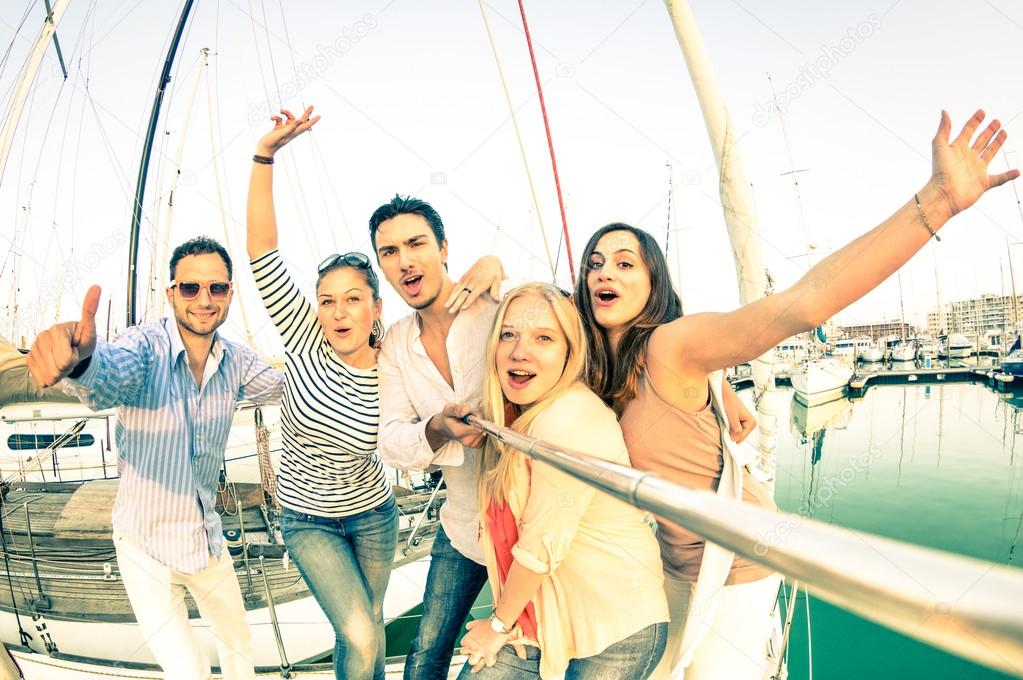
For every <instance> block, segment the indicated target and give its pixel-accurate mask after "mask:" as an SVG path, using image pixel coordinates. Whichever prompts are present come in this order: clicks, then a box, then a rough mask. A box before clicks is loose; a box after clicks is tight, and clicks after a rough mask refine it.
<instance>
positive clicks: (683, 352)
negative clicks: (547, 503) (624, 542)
mask: <svg viewBox="0 0 1023 680" xmlns="http://www.w3.org/2000/svg"><path fill="white" fill-rule="evenodd" d="M983 120H984V114H983V112H982V111H978V112H977V113H976V114H975V115H974V116H973V117H972V118H971V119H970V120H969V121H968V122H967V123H966V125H965V126H964V127H963V129H962V131H961V132H960V133H959V135H958V136H957V137H956V138H955V139H954V140H952V141H951V142H950V141H949V138H950V132H951V121H950V119H949V117H948V114H947V113H945V112H944V111H943V112H942V114H941V123H940V125H939V127H938V132H937V134H936V135H935V137H934V140H933V142H932V174H931V177H930V179H929V180H928V182H927V183H926V184H925V185H924V186H923V188H922V189H920V191H919V192H918V193H917V194H915V195H914V196H912V197H909V199H908V200H907V201H906V202H905V203H903V205H902V206H901V207H899V208H898V210H897V211H896V212H895V213H894V214H893V215H892V216H891V217H889V218H888V219H886V220H885V221H884V222H882V223H881V224H880V225H878V226H877V227H875V228H874V229H873V230H871V231H870V232H868V233H866V234H864V235H863V236H861V237H860V238H858V239H856V240H855V241H853V242H852V243H850V244H848V245H846V246H845V247H844V248H842V249H841V250H838V251H836V252H835V253H834V254H832V255H830V256H829V257H827V258H825V259H824V260H822V261H821V262H820V263H819V264H817V265H816V266H815V267H813V268H812V269H811V270H810V271H809V272H807V273H806V275H804V276H803V278H801V279H800V280H799V281H798V282H797V283H796V284H795V285H793V286H792V287H791V288H789V289H787V290H783V291H781V292H778V293H775V294H774V295H770V296H768V297H765V298H762V299H760V300H757V301H756V302H753V303H751V304H748V305H746V306H744V307H741V308H740V309H737V310H735V311H732V312H728V313H704V314H693V315H690V316H685V317H683V316H682V309H681V302H680V300H679V297H678V295H677V294H676V293H675V292H674V289H673V286H672V282H671V276H670V274H669V271H668V266H667V263H666V262H665V259H664V255H663V253H662V251H661V250H660V248H659V247H658V245H657V243H656V241H655V240H654V238H653V237H652V236H651V235H650V234H648V233H647V232H645V231H643V230H641V229H638V228H636V227H632V226H630V225H627V224H620V223H615V224H609V225H607V226H605V227H603V228H601V229H599V230H598V231H597V232H596V233H595V234H594V235H593V236H592V237H591V238H590V240H589V242H588V243H587V245H586V248H585V250H584V252H583V256H582V267H581V269H582V271H583V272H584V276H581V277H580V278H579V281H578V283H577V286H576V295H575V299H576V305H577V307H578V309H579V312H580V315H581V316H582V318H583V322H584V324H585V326H586V330H587V339H588V342H589V349H590V362H591V363H590V366H589V368H588V371H587V383H588V384H589V386H590V387H591V388H592V389H593V390H594V392H596V393H597V394H598V395H599V396H600V397H602V398H603V399H604V401H605V402H606V403H608V404H611V405H613V406H614V408H615V410H616V411H617V412H618V414H619V416H620V418H621V425H622V429H623V432H624V434H625V439H626V442H627V443H628V446H629V455H630V457H631V459H632V464H633V465H634V466H635V467H636V468H639V469H646V470H651V471H655V472H657V473H659V474H660V475H661V476H663V477H664V478H666V479H669V480H672V481H675V482H678V483H680V484H685V485H687V486H693V487H697V488H702V489H706V490H711V489H714V488H716V487H717V483H718V481H719V477H720V474H721V470H722V462H723V451H724V448H726V447H725V445H726V444H727V442H725V441H723V440H722V439H721V436H720V434H721V431H720V425H719V423H720V422H721V419H720V418H719V417H718V416H717V414H716V413H715V412H714V407H715V405H716V404H717V403H719V402H720V400H719V399H712V398H711V392H712V390H711V387H714V386H713V385H712V384H711V382H710V379H711V375H712V374H714V372H715V371H718V370H720V369H723V368H726V367H728V366H735V365H737V364H741V363H743V362H746V361H749V360H751V359H754V358H755V357H758V356H760V355H761V354H763V353H764V352H766V351H767V350H769V349H771V348H772V347H774V346H775V345H777V344H778V343H779V342H781V341H782V340H784V339H786V338H788V337H791V336H793V335H796V334H797V333H801V332H804V331H807V330H810V329H812V328H814V327H815V326H817V325H819V324H821V323H823V322H824V321H826V320H827V319H829V318H831V317H832V316H834V315H835V314H836V313H837V312H839V311H841V310H842V309H844V308H845V307H846V306H848V305H849V304H851V303H852V302H854V301H856V300H858V299H859V298H861V297H862V296H863V295H865V294H866V293H867V292H869V291H870V290H872V289H873V288H875V287H876V286H878V285H879V284H880V283H881V282H882V281H884V280H885V279H886V278H888V277H889V276H890V275H891V274H892V273H894V272H895V271H896V270H897V269H898V268H899V267H901V266H902V265H903V264H905V263H906V262H907V261H908V260H909V259H910V258H911V257H912V256H913V255H914V254H915V253H916V252H917V251H918V250H920V249H921V248H922V247H923V246H924V245H926V244H927V243H928V241H930V239H931V237H932V236H934V235H935V232H936V230H938V229H940V228H941V227H942V226H943V225H944V224H945V222H947V221H948V220H949V219H950V218H951V217H952V216H954V215H955V214H957V213H958V212H960V211H962V210H965V209H966V208H968V207H970V206H971V205H973V203H975V202H976V201H977V199H979V198H980V197H981V196H982V195H983V194H984V192H986V191H987V190H988V189H990V188H993V187H996V186H1000V185H1001V184H1004V183H1005V182H1007V181H1009V180H1011V179H1014V178H1016V177H1018V176H1019V171H1018V170H1010V171H1008V172H1004V173H1001V174H998V175H989V174H988V170H987V166H988V164H989V163H990V161H991V159H992V158H993V157H994V156H995V155H996V154H997V152H998V149H999V148H1001V146H1002V144H1003V143H1004V142H1005V138H1006V133H1005V131H1004V130H1002V131H999V128H1000V123H999V122H998V121H997V120H995V121H993V122H992V123H990V124H989V125H988V126H987V127H986V128H984V129H983V131H982V132H981V133H980V134H979V135H976V133H977V130H978V129H979V127H980V125H981V123H982V122H983ZM715 377H716V374H715ZM730 469H731V468H730ZM743 490H744V491H743V500H744V501H746V502H750V503H755V504H758V505H760V506H761V507H765V508H773V502H772V501H771V499H770V497H769V495H768V494H767V493H766V492H765V491H764V489H763V488H762V487H760V485H759V484H757V482H756V481H755V480H754V479H753V478H752V477H749V476H748V475H747V474H746V473H745V472H744V473H743ZM658 539H659V542H660V544H661V554H662V557H663V559H664V566H665V584H666V591H667V595H668V603H669V608H670V609H671V615H672V625H671V627H670V628H669V639H668V647H667V649H666V651H665V655H664V660H663V661H662V664H661V666H660V667H659V668H658V669H657V671H656V672H655V674H654V676H653V677H668V676H669V673H670V672H672V671H674V672H676V673H677V672H678V671H681V670H684V673H685V678H686V680H702V679H703V678H730V679H731V680H736V679H738V680H746V679H747V678H759V677H762V673H763V665H764V661H765V658H766V657H765V654H764V652H765V648H766V646H767V639H768V637H769V634H770V625H769V624H770V619H769V617H768V616H767V612H768V611H769V609H770V605H771V600H772V596H773V595H776V590H777V579H776V577H774V576H772V575H770V572H769V570H766V569H764V568H761V567H758V566H757V565H755V564H753V563H752V562H749V561H747V560H744V559H740V558H738V557H736V558H735V560H734V562H733V564H732V568H731V571H730V572H729V574H728V576H727V580H726V581H725V584H726V585H724V586H723V587H721V588H720V589H718V591H717V593H719V594H720V597H718V596H717V594H715V598H717V599H718V600H719V601H720V602H719V603H718V606H717V613H716V614H715V615H714V618H713V620H712V621H710V622H709V629H710V632H709V633H708V634H706V635H704V636H703V637H702V640H701V641H700V642H698V643H697V644H695V645H694V644H692V642H691V640H690V637H689V635H686V636H685V638H686V640H687V643H686V651H685V655H683V654H682V653H681V652H680V650H679V649H678V648H679V647H680V646H681V645H682V639H683V635H682V629H683V627H684V626H683V623H684V621H685V619H686V617H687V614H688V603H689V596H690V593H691V591H692V582H693V581H694V580H695V579H696V575H697V574H698V573H699V571H700V561H701V559H702V555H703V552H704V544H703V541H702V540H701V539H700V538H699V537H697V536H695V535H694V534H692V533H690V532H688V531H686V530H685V529H683V528H681V527H678V526H674V525H671V524H668V523H662V526H661V527H660V528H659V535H658ZM708 552H709V551H708ZM706 616H707V614H706V609H705V608H703V607H701V608H700V618H701V619H702V620H704V621H706ZM693 618H694V619H695V618H696V617H695V616H694V617H693ZM694 648H695V649H694ZM683 656H684V658H683Z"/></svg>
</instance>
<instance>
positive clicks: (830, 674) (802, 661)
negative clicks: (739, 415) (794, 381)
mask: <svg viewBox="0 0 1023 680" xmlns="http://www.w3.org/2000/svg"><path fill="white" fill-rule="evenodd" d="M1013 402H1016V403H1015V404H1014V403H1013ZM1021 407H1023V400H1021V399H1012V398H1010V396H1009V395H1000V394H997V393H995V392H992V391H991V390H988V389H987V388H985V387H982V386H980V385H974V384H969V383H958V384H945V385H929V386H925V385H907V386H884V387H875V388H871V389H870V390H869V391H868V392H867V394H866V396H865V397H864V398H863V399H861V400H857V401H855V402H852V403H850V402H840V403H839V404H835V405H831V406H824V407H816V408H815V409H812V410H810V411H809V412H808V411H807V409H805V408H803V407H801V406H800V405H799V404H795V403H793V402H792V401H791V398H788V399H786V403H785V406H784V408H783V409H782V410H781V412H780V413H779V430H780V431H779V433H778V434H779V437H778V472H777V479H778V482H777V489H776V500H777V502H778V505H779V506H780V507H781V508H782V509H784V510H787V511H789V512H801V513H803V514H809V515H811V516H813V517H815V518H816V519H819V520H822V521H825V522H830V523H834V524H839V525H842V526H846V527H851V528H854V529H860V530H864V531H870V532H873V533H877V534H881V535H884V536H888V537H891V538H896V539H900V540H903V541H911V542H914V543H918V544H921V545H926V546H929V547H933V548H939V549H942V550H948V551H951V552H955V553H959V554H963V555H969V556H972V557H978V558H981V559H985V560H989V561H992V562H997V563H1000V564H1012V565H1014V566H1017V567H1018V566H1020V562H1019V555H1018V554H1017V555H1016V556H1015V561H1014V560H1013V550H1014V548H1015V547H1016V546H1018V545H1019V543H1020V541H1021V536H1023V417H1021V416H1020V415H1019V413H1020V412H1019V410H1018V409H1019V408H1021ZM818 409H825V410H824V411H821V412H818ZM829 417H830V418H833V422H831V423H830V424H829V425H827V426H826V427H825V428H824V429H822V430H819V431H818V432H817V434H816V435H813V434H812V432H811V434H810V435H809V436H805V435H804V432H805V431H806V429H807V428H809V429H810V430H811V431H812V430H814V429H816V428H817V427H820V422H821V421H822V420H828V419H829ZM808 421H809V422H808ZM821 433H823V434H821ZM815 458H817V461H816V462H815V463H814V462H813V461H814V459H815ZM798 605H799V606H798V608H797V616H796V622H795V625H794V626H793V633H792V636H793V637H792V647H791V655H790V658H789V677H790V678H792V680H803V679H805V678H809V677H810V672H809V655H808V645H807V624H806V610H805V606H804V602H803V601H802V598H800V601H799V603H798ZM1020 605H1021V606H1023V602H1021V603H1020ZM809 609H810V631H811V636H812V644H811V645H809V648H810V649H812V658H813V660H812V671H813V676H814V677H816V678H828V679H829V680H838V679H845V678H871V679H885V678H893V679H894V678H899V679H905V678H957V679H965V678H969V679H974V678H976V679H985V680H988V679H990V680H994V679H1001V678H1008V677H1009V676H1007V675H1003V674H1001V673H998V672H995V671H991V670H988V669H986V668H982V667H979V666H976V665H974V664H971V663H968V662H966V661H962V660H961V659H959V658H957V657H954V656H951V655H948V654H945V653H943V652H940V651H937V650H936V649H934V648H932V647H930V646H928V645H925V644H922V643H918V642H915V641H913V640H911V639H909V638H907V637H904V636H902V635H899V634H897V633H893V632H891V631H889V630H888V629H886V628H883V627H881V626H878V625H875V624H873V623H870V622H868V621H865V620H863V619H861V618H859V617H857V616H854V615H852V614H848V613H846V612H845V611H843V610H840V609H838V608H835V607H833V606H831V605H828V604H826V603H824V602H822V601H820V600H818V599H816V598H811V601H810V608H809Z"/></svg>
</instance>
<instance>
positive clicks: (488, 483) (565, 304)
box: [479, 283, 586, 514]
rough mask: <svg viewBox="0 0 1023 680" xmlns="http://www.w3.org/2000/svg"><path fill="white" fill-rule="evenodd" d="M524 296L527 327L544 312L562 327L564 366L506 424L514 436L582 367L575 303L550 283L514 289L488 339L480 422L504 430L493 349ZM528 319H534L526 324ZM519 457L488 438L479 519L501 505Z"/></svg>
mask: <svg viewBox="0 0 1023 680" xmlns="http://www.w3.org/2000/svg"><path fill="white" fill-rule="evenodd" d="M523 297H534V298H537V300H536V304H537V307H536V308H535V310H536V311H535V313H533V314H527V316H526V323H527V324H528V323H531V321H532V320H535V318H536V316H537V315H538V314H539V313H540V312H543V311H547V310H550V311H551V312H552V313H553V314H554V318H555V319H557V321H558V324H559V325H560V326H561V330H562V332H563V333H564V334H565V341H566V343H567V344H568V354H567V356H566V357H565V367H564V370H563V371H562V372H561V377H560V378H559V379H558V381H557V383H555V384H554V386H553V387H552V388H551V389H550V390H548V392H547V393H546V394H544V395H543V396H541V397H540V398H539V399H538V400H537V401H536V402H535V403H534V404H532V405H531V406H529V408H527V409H526V410H525V411H524V412H523V413H522V414H521V415H520V416H519V417H518V418H516V420H515V422H514V423H513V424H512V425H511V429H513V430H515V431H516V432H526V431H527V430H528V429H529V426H530V425H531V424H532V423H533V421H534V420H536V418H537V417H538V416H539V415H540V414H541V413H543V411H544V410H545V409H546V408H547V407H548V406H550V404H551V403H552V402H554V400H556V399H557V398H558V397H560V396H561V395H562V394H564V393H565V392H566V391H567V390H568V389H569V388H570V387H572V386H573V385H574V384H576V383H577V382H579V381H580V379H581V378H582V376H583V371H584V369H585V367H586V331H585V330H584V329H583V323H582V319H580V317H579V312H578V311H576V308H575V304H574V303H573V302H572V299H571V297H569V296H568V295H567V294H566V293H565V292H564V291H562V290H561V289H560V288H558V287H556V286H553V285H551V284H549V283H527V284H524V285H521V286H518V287H516V288H514V289H512V290H511V291H509V292H508V294H507V295H505V297H504V300H503V301H502V302H501V305H500V306H499V307H498V308H497V314H496V316H495V317H494V326H493V328H492V329H491V331H490V337H489V338H488V340H487V358H486V361H487V365H486V371H485V372H484V378H483V403H482V411H483V417H484V418H485V419H486V420H489V421H491V422H493V423H495V424H497V425H499V426H501V427H504V426H505V404H506V403H507V401H506V399H505V397H504V392H502V390H501V380H500V377H499V376H498V373H497V347H498V344H499V343H500V341H501V333H502V326H503V325H504V317H505V315H506V314H507V312H508V307H509V305H511V303H512V302H514V301H515V300H517V299H519V298H523ZM530 316H532V317H533V318H532V319H530ZM522 455H523V454H522V453H520V452H519V451H517V450H515V449H512V448H510V447H507V446H503V445H501V444H499V443H497V442H495V441H494V439H493V437H488V438H487V440H486V443H485V444H484V446H483V453H482V455H481V456H480V463H479V469H480V475H479V478H480V481H479V485H480V486H479V492H480V493H479V502H480V511H481V514H486V511H487V508H488V507H490V504H491V503H492V502H493V501H497V502H499V503H504V502H505V501H506V499H507V494H508V491H509V489H510V488H511V483H512V471H513V467H512V465H513V463H515V462H516V461H517V460H518V457H519V456H522Z"/></svg>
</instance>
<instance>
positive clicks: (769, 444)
mask: <svg viewBox="0 0 1023 680" xmlns="http://www.w3.org/2000/svg"><path fill="white" fill-rule="evenodd" d="M665 6H666V7H667V10H668V15H669V16H670V17H671V23H672V25H673V26H674V28H675V37H676V38H677V39H678V44H679V47H680V48H681V50H682V55H683V57H684V58H685V62H686V67H687V68H688V70H689V77H690V78H691V79H692V82H693V88H694V89H695V91H696V97H697V100H698V101H699V102H700V111H701V112H702V113H703V120H704V123H705V125H706V127H707V134H708V136H709V137H710V146H711V149H712V150H713V152H714V160H715V162H716V163H717V167H718V175H719V180H718V192H719V195H720V196H721V205H722V208H723V209H724V218H725V227H726V229H727V230H728V239H729V241H730V242H731V245H732V252H733V254H734V257H735V274H736V278H737V279H738V284H739V302H740V304H744V305H746V304H749V303H751V302H753V301H754V300H759V299H760V298H762V297H763V296H764V295H766V294H767V292H768V290H769V284H768V275H767V269H766V267H764V258H763V253H762V252H761V247H760V239H759V238H758V235H757V228H756V217H755V215H754V211H753V198H752V196H751V193H750V186H749V182H748V181H747V180H746V174H745V172H744V171H743V168H742V162H741V161H740V159H739V153H738V149H737V148H736V144H737V141H738V140H737V139H736V136H735V127H734V126H733V125H732V119H731V116H730V115H729V113H728V109H727V108H726V107H725V102H724V98H723V97H722V96H721V91H720V90H719V88H718V86H717V82H716V79H715V77H714V70H713V68H712V67H711V63H710V58H709V57H708V56H707V51H706V49H705V48H704V45H703V38H702V37H701V36H700V32H699V30H698V29H697V26H696V21H695V19H694V18H693V13H692V10H690V8H689V4H688V3H687V2H685V0H665ZM753 383H754V389H755V390H756V395H757V396H756V398H755V400H756V406H757V413H758V415H759V417H758V419H757V420H758V427H759V431H760V455H761V466H762V467H763V468H764V471H765V472H766V473H767V474H769V475H771V477H772V480H771V482H770V483H769V486H770V488H771V492H772V493H773V491H774V481H773V476H774V465H775V462H774V449H775V445H776V438H777V432H778V402H779V399H778V398H777V390H776V389H775V385H774V349H771V350H768V351H767V352H766V353H765V354H764V355H763V356H761V357H759V358H757V359H755V360H754V361H753Z"/></svg>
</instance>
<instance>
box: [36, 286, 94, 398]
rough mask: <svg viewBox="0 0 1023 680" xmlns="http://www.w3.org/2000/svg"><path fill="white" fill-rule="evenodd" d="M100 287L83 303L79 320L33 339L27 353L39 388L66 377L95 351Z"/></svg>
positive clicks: (92, 290)
mask: <svg viewBox="0 0 1023 680" xmlns="http://www.w3.org/2000/svg"><path fill="white" fill-rule="evenodd" d="M99 296H100V288H99V286H92V287H91V288H89V292H87V293H86V294H85V301H84V302H82V318H81V319H80V320H78V321H66V322H64V323H59V324H57V325H55V326H51V327H50V328H48V329H46V330H45V331H43V332H42V333H40V334H39V335H38V337H36V339H35V341H34V342H33V343H32V347H31V349H30V350H29V352H28V358H27V364H28V370H29V373H31V374H32V377H33V378H34V379H35V381H36V383H37V384H38V385H39V387H50V386H52V385H56V384H57V383H58V382H60V381H61V380H63V379H64V378H66V377H67V376H68V375H69V374H70V373H71V372H72V371H73V370H74V369H75V366H77V365H78V364H79V363H81V362H82V361H84V360H86V359H88V358H89V357H90V356H92V353H93V352H94V351H95V349H96V310H97V309H98V308H99Z"/></svg>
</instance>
